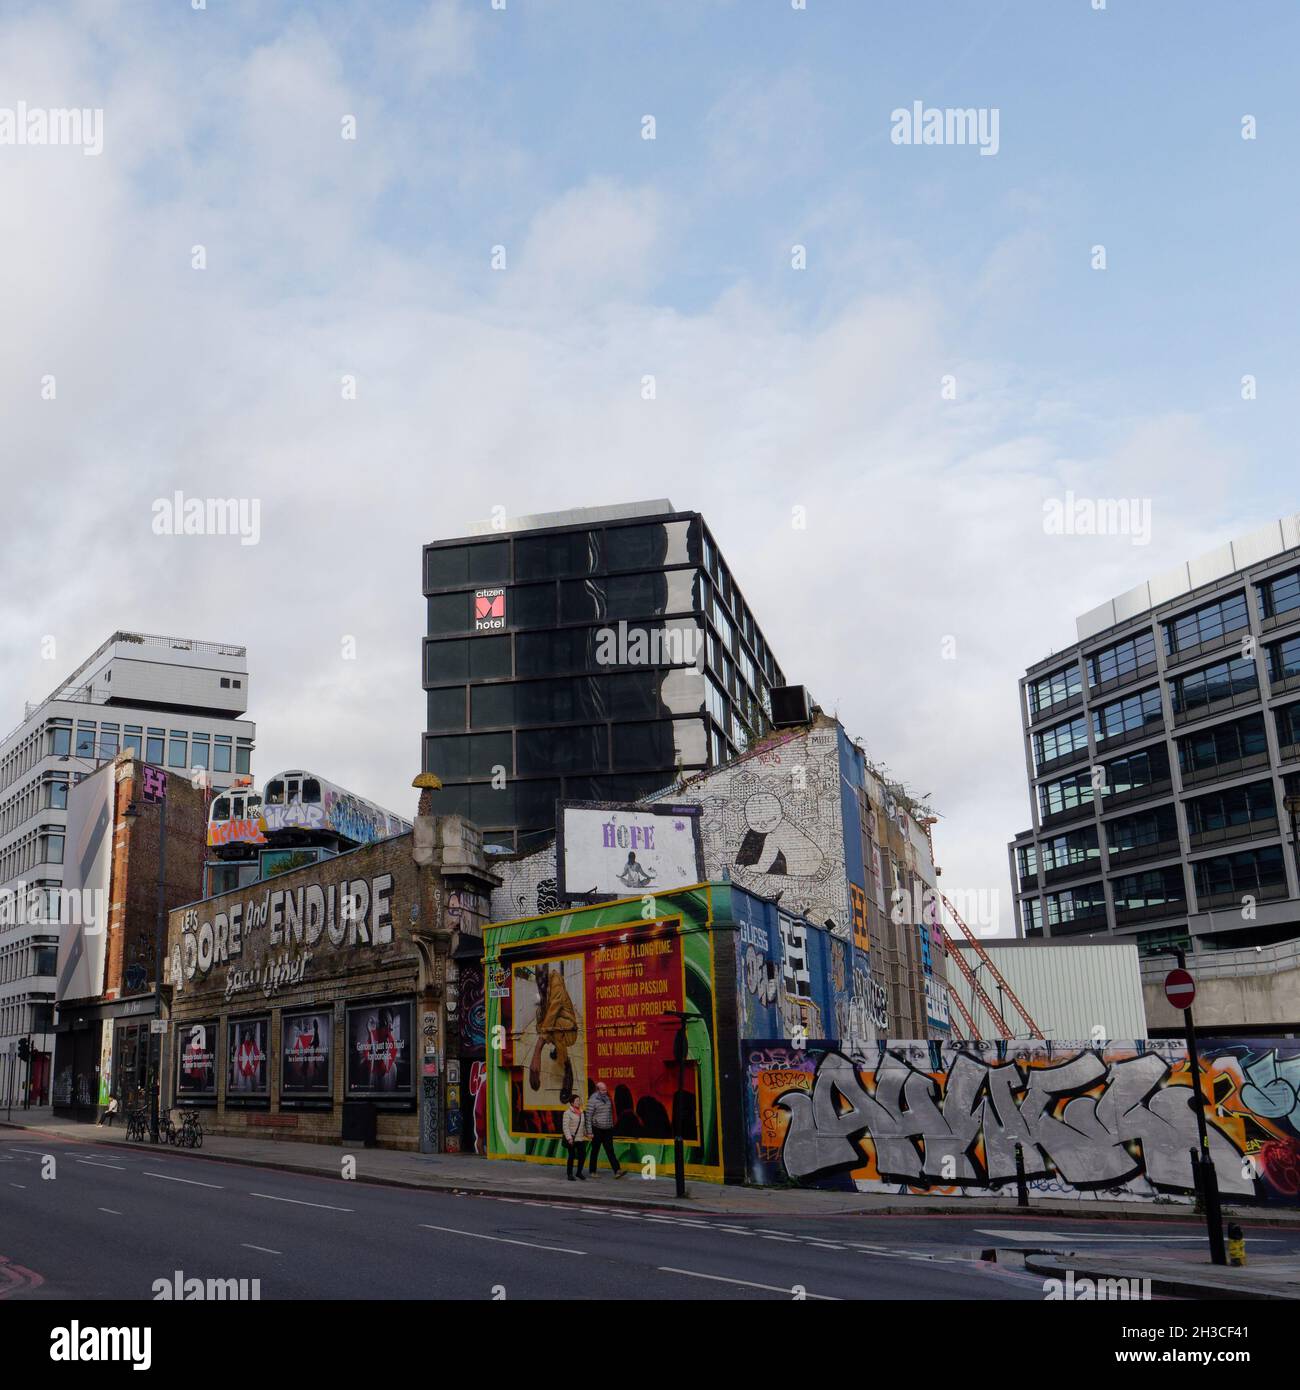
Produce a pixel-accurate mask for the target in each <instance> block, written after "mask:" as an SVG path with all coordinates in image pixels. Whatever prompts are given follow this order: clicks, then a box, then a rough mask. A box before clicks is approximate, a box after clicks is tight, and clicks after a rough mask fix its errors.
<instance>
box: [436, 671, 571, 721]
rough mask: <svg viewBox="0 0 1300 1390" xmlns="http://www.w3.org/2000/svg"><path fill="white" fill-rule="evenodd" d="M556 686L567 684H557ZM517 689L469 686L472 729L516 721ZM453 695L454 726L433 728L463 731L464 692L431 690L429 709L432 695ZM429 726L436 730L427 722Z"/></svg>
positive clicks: (459, 688)
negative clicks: (454, 706)
mask: <svg viewBox="0 0 1300 1390" xmlns="http://www.w3.org/2000/svg"><path fill="white" fill-rule="evenodd" d="M556 684H557V685H567V684H568V682H564V681H557V682H556ZM517 688H518V687H516V686H513V685H476V686H473V687H471V689H470V693H469V701H470V724H471V726H472V727H473V728H475V729H492V728H503V727H504V728H509V727H510V726H511V725H513V724H514V722H515V691H516V689H517ZM447 694H453V695H455V697H456V719H455V722H454V724H452V723H443V724H441V725H438V726H436V727H440V728H448V729H449V728H452V727H456V728H464V727H465V692H464V690H463V689H462V688H461V687H460V686H457V687H456V688H455V689H454V690H452V691H445V690H431V691H430V692H429V702H430V709H431V710H432V708H433V697H434V696H435V695H447ZM430 727H435V726H434V725H433V724H432V721H431V722H430Z"/></svg>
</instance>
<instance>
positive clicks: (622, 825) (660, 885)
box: [555, 801, 704, 901]
mask: <svg viewBox="0 0 1300 1390" xmlns="http://www.w3.org/2000/svg"><path fill="white" fill-rule="evenodd" d="M555 861H556V876H557V879H558V882H557V884H556V891H557V893H558V895H559V897H560V898H561V899H570V900H573V899H584V900H587V901H594V900H598V899H601V898H630V897H636V896H637V895H638V894H641V893H662V892H667V891H668V890H670V889H673V888H684V887H686V886H688V885H689V884H692V883H700V882H702V881H703V879H704V852H703V848H702V845H701V841H700V808H699V807H698V806H673V805H655V806H638V805H624V804H611V803H608V802H591V801H570V802H563V803H562V804H561V806H560V819H559V824H558V826H557V827H556V856H555Z"/></svg>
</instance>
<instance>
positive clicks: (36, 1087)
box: [0, 632, 255, 1105]
mask: <svg viewBox="0 0 1300 1390" xmlns="http://www.w3.org/2000/svg"><path fill="white" fill-rule="evenodd" d="M247 708H248V660H247V653H246V650H245V648H243V647H238V646H232V645H229V644H226V643H218V642H199V641H195V640H193V639H190V638H180V637H159V636H153V635H150V634H145V633H134V632H115V633H114V634H113V635H112V636H111V637H110V638H109V639H108V641H107V642H105V643H104V644H103V645H102V646H100V647H99V648H98V649H97V650H96V651H95V652H94V653H93V654H92V655H91V656H89V657H88V658H87V659H86V660H85V661H83V662H82V663H81V665H80V666H78V667H77V669H76V670H75V671H74V672H73V673H72V674H71V675H70V676H69V677H68V678H67V679H66V680H64V681H62V682H61V683H60V684H59V685H58V686H57V687H56V688H55V689H54V690H53V692H51V694H50V695H48V696H47V697H46V698H45V699H44V700H42V701H40V702H39V703H38V704H34V705H28V706H27V707H26V709H25V710H24V713H23V719H22V722H21V723H20V724H19V725H18V726H17V728H15V729H14V730H13V731H12V732H11V733H10V734H9V735H8V736H7V737H6V738H5V739H4V740H3V741H2V742H0V1105H2V1104H5V1103H6V1102H8V1101H10V1100H11V1099H12V1101H13V1103H14V1104H19V1103H21V1101H22V1099H23V1096H24V1094H28V1095H30V1098H31V1100H32V1102H33V1103H34V1104H42V1103H45V1102H46V1101H47V1100H48V1097H49V1093H50V1088H51V1083H52V1075H51V1072H52V1067H51V1060H52V1057H53V1045H54V1035H53V1028H54V1007H55V996H56V990H57V977H56V971H57V959H58V947H59V939H60V934H61V926H62V923H63V918H64V903H63V899H62V894H61V892H60V890H61V888H62V886H63V862H64V841H65V830H66V824H67V800H68V788H69V787H70V786H71V785H72V784H73V783H75V782H79V781H80V780H81V779H82V778H83V777H85V776H86V775H87V774H89V773H91V772H93V771H94V770H95V769H96V768H97V767H100V766H102V765H103V763H104V762H106V761H110V760H111V759H113V758H114V757H116V756H117V754H118V753H119V752H120V751H122V750H123V749H131V750H133V751H134V753H135V755H136V756H137V757H139V758H142V759H143V760H144V761H145V762H147V763H153V764H155V765H157V766H160V767H166V768H169V769H172V770H173V771H179V772H193V771H194V770H196V769H201V770H204V771H206V772H207V773H208V774H209V775H210V779H211V786H212V788H213V789H214V790H220V789H222V788H225V787H228V786H230V785H231V783H232V782H233V781H234V779H235V778H236V777H238V776H244V775H248V774H250V772H251V767H252V755H253V743H254V736H255V726H254V725H253V723H252V722H251V721H249V720H246V719H243V718H242V717H241V716H242V715H243V714H244V712H245V710H246V709H247ZM24 1038H27V1039H29V1040H30V1044H31V1051H32V1057H31V1062H30V1065H29V1064H27V1063H23V1062H21V1061H20V1060H19V1057H18V1052H19V1042H20V1040H21V1039H24ZM29 1078H30V1090H28V1084H29Z"/></svg>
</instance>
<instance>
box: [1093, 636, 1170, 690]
mask: <svg viewBox="0 0 1300 1390" xmlns="http://www.w3.org/2000/svg"><path fill="white" fill-rule="evenodd" d="M1155 659H1156V637H1155V633H1154V632H1152V631H1151V630H1150V629H1148V630H1147V631H1146V632H1139V633H1137V634H1135V635H1134V636H1133V637H1129V638H1126V639H1125V640H1124V641H1123V642H1116V643H1115V645H1114V646H1113V647H1105V648H1103V649H1102V650H1101V651H1099V652H1093V653H1092V655H1091V656H1089V657H1088V684H1089V685H1091V686H1098V685H1104V684H1106V683H1107V682H1108V681H1114V680H1122V679H1124V678H1125V677H1127V676H1131V675H1133V674H1135V673H1136V672H1137V671H1138V670H1140V669H1141V668H1142V667H1144V666H1149V665H1154V664H1155Z"/></svg>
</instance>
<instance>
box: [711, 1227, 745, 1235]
mask: <svg viewBox="0 0 1300 1390" xmlns="http://www.w3.org/2000/svg"><path fill="white" fill-rule="evenodd" d="M713 1229H714V1230H715V1231H730V1232H731V1234H732V1235H733V1236H752V1235H753V1234H754V1232H753V1231H751V1230H750V1229H749V1228H748V1227H747V1226H715V1227H714V1228H713Z"/></svg>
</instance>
